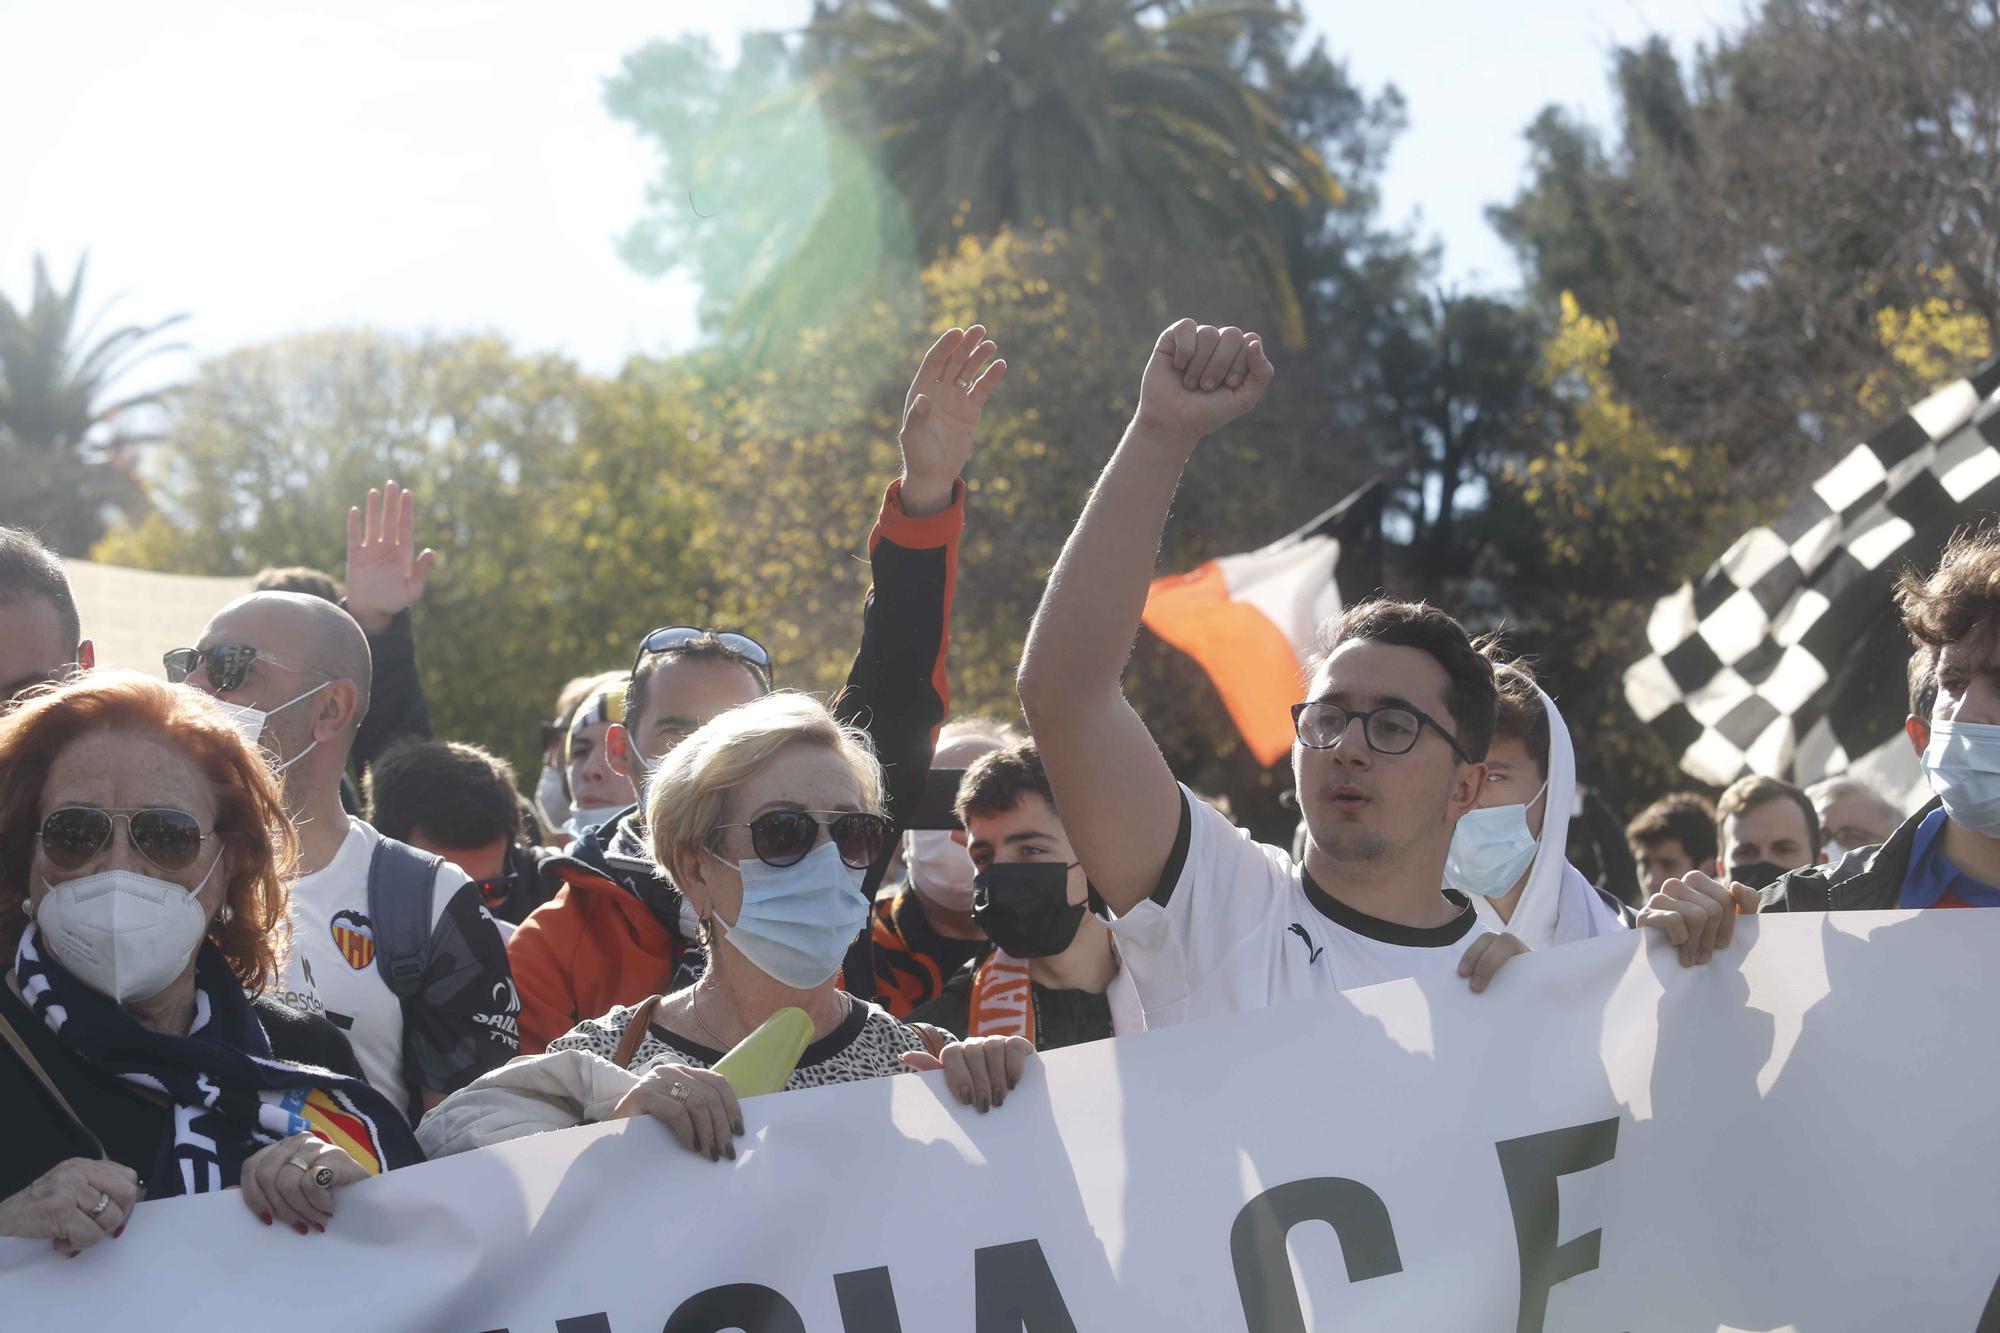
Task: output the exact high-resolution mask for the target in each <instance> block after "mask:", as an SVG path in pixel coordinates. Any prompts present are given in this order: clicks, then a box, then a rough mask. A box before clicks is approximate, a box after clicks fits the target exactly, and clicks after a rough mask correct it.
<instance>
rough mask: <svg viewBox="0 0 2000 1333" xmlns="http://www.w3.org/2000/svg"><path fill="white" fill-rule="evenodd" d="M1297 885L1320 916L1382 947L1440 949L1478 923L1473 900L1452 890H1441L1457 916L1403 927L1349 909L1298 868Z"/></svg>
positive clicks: (1307, 873)
mask: <svg viewBox="0 0 2000 1333" xmlns="http://www.w3.org/2000/svg"><path fill="white" fill-rule="evenodd" d="M1299 882H1300V884H1302V885H1303V886H1304V887H1305V891H1306V901H1307V902H1309V903H1311V904H1312V905H1313V909H1314V910H1315V911H1317V912H1318V913H1319V914H1320V915H1321V916H1323V917H1325V918H1326V919H1327V920H1328V921H1331V922H1333V924H1334V925H1336V926H1339V927H1340V928H1341V929H1343V930H1351V931H1353V932H1354V933H1355V934H1357V935H1365V936H1367V937H1368V938H1369V939H1371V940H1379V941H1381V942H1382V943H1383V944H1401V945H1407V946H1408V947H1410V948H1413V949H1442V948H1445V947H1446V946H1448V945H1453V944H1456V943H1458V942H1459V941H1460V940H1462V939H1464V938H1465V937H1466V935H1468V934H1469V933H1471V930H1472V927H1473V924H1474V923H1475V922H1476V921H1477V920H1478V913H1476V912H1474V911H1473V910H1472V900H1471V899H1470V898H1467V897H1466V896H1465V895H1464V894H1462V893H1459V892H1458V891H1457V890H1455V889H1446V890H1444V897H1445V901H1447V902H1449V903H1450V904H1451V905H1452V906H1454V907H1456V908H1458V909H1459V913H1458V915H1457V916H1455V917H1453V918H1452V919H1451V920H1449V921H1447V922H1445V923H1444V924H1443V925H1442V926H1405V925H1399V924H1398V923H1396V922H1394V921H1384V920H1382V918H1380V917H1376V916H1370V915H1368V914H1367V913H1366V912H1361V911H1357V910H1355V909H1354V908H1352V907H1349V906H1348V905H1347V904H1346V903H1344V902H1342V901H1340V899H1338V898H1336V897H1334V896H1333V895H1332V894H1330V893H1328V892H1327V891H1326V890H1325V889H1322V888H1321V887H1320V886H1319V885H1317V884H1315V883H1314V882H1313V877H1312V875H1311V873H1310V872H1309V871H1307V870H1306V868H1305V867H1304V866H1300V867H1299Z"/></svg>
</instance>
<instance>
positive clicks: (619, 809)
mask: <svg viewBox="0 0 2000 1333" xmlns="http://www.w3.org/2000/svg"><path fill="white" fill-rule="evenodd" d="M624 810H625V807H624V806H622V805H593V806H589V807H587V808H585V809H582V810H578V811H577V812H576V813H575V814H573V815H571V816H570V817H569V819H568V820H567V821H565V822H564V824H563V831H564V832H566V833H569V834H571V835H573V836H575V837H581V836H583V834H584V832H585V830H587V829H593V828H596V827H597V826H598V825H599V824H609V823H610V822H611V821H612V820H614V819H616V818H618V816H619V815H620V814H622V813H623V812H624Z"/></svg>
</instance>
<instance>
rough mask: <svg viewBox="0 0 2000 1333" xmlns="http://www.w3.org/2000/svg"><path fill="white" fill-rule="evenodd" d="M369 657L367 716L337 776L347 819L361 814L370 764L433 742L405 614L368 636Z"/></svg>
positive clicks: (402, 613) (407, 619) (363, 716)
mask: <svg viewBox="0 0 2000 1333" xmlns="http://www.w3.org/2000/svg"><path fill="white" fill-rule="evenodd" d="M346 606H347V603H345V602H342V603H341V607H342V609H345V608H346ZM368 658H369V662H370V664H371V667H372V669H371V670H370V672H369V676H368V711H367V713H365V714H363V715H362V718H361V725H360V726H359V727H357V728H355V731H354V746H353V748H352V749H351V750H349V751H348V754H347V766H348V768H349V770H350V771H349V772H347V773H343V774H341V775H340V803H341V805H342V806H344V807H345V808H346V810H347V813H348V814H350V815H359V814H360V813H361V789H360V782H361V779H362V777H363V775H365V774H366V773H367V772H368V766H369V765H370V764H372V763H374V762H375V761H376V760H377V759H379V758H381V756H382V753H383V752H384V751H385V750H387V749H388V748H389V747H390V746H392V745H394V744H395V743H396V742H397V741H401V740H409V739H416V740H420V741H427V740H429V739H430V738H431V712H430V705H429V704H427V703H426V702H425V701H424V684H423V681H422V680H420V679H418V677H417V639H416V635H415V634H414V633H412V632H411V630H410V613H409V612H408V611H398V612H397V613H396V618H395V619H394V620H391V621H390V622H389V627H388V628H387V629H385V630H383V631H382V632H381V633H380V634H371V635H369V636H368Z"/></svg>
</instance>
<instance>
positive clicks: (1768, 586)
mask: <svg viewBox="0 0 2000 1333" xmlns="http://www.w3.org/2000/svg"><path fill="white" fill-rule="evenodd" d="M1996 392H2000V359H1995V360H1994V361H1992V362H1990V363H1988V364H1987V365H1986V366H1984V367H1982V368H1981V369H1980V370H1979V371H1977V372H1976V373H1975V374H1974V375H1973V376H1972V377H1971V378H1970V379H1965V380H1960V381H1959V382H1958V383H1956V384H1953V385H1951V386H1950V387H1949V388H1946V389H1943V390H1940V391H1939V392H1937V393H1935V394H1932V395H1931V396H1930V397H1929V398H1926V399H1925V400H1924V401H1923V402H1921V403H1919V404H1917V405H1916V406H1915V407H1913V408H1911V409H1910V410H1909V411H1908V412H1907V413H1906V414H1905V415H1904V416H1903V417H1901V418H1900V419H1898V420H1897V421H1896V422H1894V423H1893V424H1891V425H1889V426H1887V427H1885V428H1884V429H1883V430H1882V431H1881V432H1880V433H1878V434H1877V435H1876V436H1875V437H1874V438H1873V439H1871V440H1869V441H1867V442H1866V443H1864V444H1860V445H1857V446H1855V448H1854V450H1853V452H1851V453H1849V454H1848V455H1847V456H1846V457H1845V458H1843V459H1842V460H1841V461H1840V463H1839V464H1838V465H1837V466H1835V467H1834V468H1833V470H1832V471H1830V472H1828V473H1827V474H1826V475H1825V476H1823V477H1821V478H1820V479H1819V480H1818V481H1816V482H1814V483H1813V486H1812V489H1811V490H1810V491H1809V492H1808V493H1807V494H1806V495H1805V496H1804V497H1803V498H1802V499H1800V500H1799V501H1798V502H1797V503H1795V504H1794V505H1792V507H1791V508H1790V509H1788V510H1786V511H1785V513H1784V516H1783V517H1781V518H1779V519H1778V520H1777V522H1775V523H1773V524H1772V525H1771V526H1770V527H1768V528H1754V529H1752V530H1751V531H1749V532H1747V533H1745V534H1744V535H1743V536H1742V537H1740V538H1738V539H1737V541H1736V544H1735V545H1733V546H1731V547H1730V548H1729V550H1728V552H1727V553H1725V554H1724V555H1723V557H1722V559H1720V560H1718V561H1717V562H1716V563H1715V565H1714V566H1713V567H1712V568H1710V569H1709V571H1708V572H1707V573H1706V574H1703V575H1702V576H1701V578H1700V579H1698V580H1697V581H1695V582H1694V583H1692V584H1687V585H1684V586H1683V587H1682V588H1681V589H1680V591H1678V592H1676V593H1673V594H1672V595H1670V596H1667V597H1663V598H1661V599H1660V601H1659V602H1657V603H1656V604H1655V605H1654V607H1653V614H1652V617H1651V619H1650V620H1649V621H1648V623H1647V626H1646V638H1647V640H1648V643H1649V644H1650V646H1651V648H1652V653H1651V654H1650V655H1649V656H1647V657H1646V658H1645V659H1644V660H1643V661H1641V662H1639V663H1638V664H1637V665H1635V666H1633V667H1632V668H1631V669H1630V670H1628V671H1627V672H1626V673H1625V698H1626V699H1627V701H1628V702H1630V703H1631V705H1632V709H1633V711H1634V712H1636V713H1638V715H1639V718H1640V720H1641V721H1644V722H1647V723H1650V724H1651V725H1652V726H1653V727H1654V728H1656V729H1657V730H1658V731H1659V733H1660V735H1661V737H1662V738H1663V739H1665V741H1666V742H1667V744H1668V745H1669V746H1671V747H1672V748H1673V751H1674V753H1675V754H1677V755H1678V756H1679V757H1680V762H1681V767H1682V768H1684V769H1686V770H1687V772H1689V773H1690V774H1692V775H1693V776H1694V777H1696V778H1698V779H1700V780H1701V781H1703V782H1709V783H1713V784H1716V785H1718V786H1720V785H1724V784H1727V783H1729V782H1733V781H1735V780H1736V779H1737V778H1739V777H1742V776H1744V775H1745V774H1748V773H1762V774H1766V775H1768V776H1772V777H1789V778H1790V779H1791V780H1793V781H1794V782H1799V783H1806V782H1812V781H1816V780H1817V779H1819V778H1820V777H1823V776H1826V775H1828V774H1832V773H1839V772H1843V771H1845V770H1847V769H1848V768H1849V767H1850V766H1853V765H1856V764H1857V762H1858V761H1860V760H1861V759H1862V758H1863V757H1864V756H1866V755H1868V754H1870V753H1871V752H1872V751H1875V750H1877V749H1878V747H1881V746H1883V744H1884V742H1885V741H1889V740H1891V739H1894V738H1896V734H1897V732H1898V731H1899V730H1900V727H1901V723H1902V718H1903V716H1904V713H1905V711H1906V704H1905V702H1904V700H1905V684H1904V668H1905V665H1906V664H1907V662H1908V660H1909V654H1910V645H1909V640H1908V638H1907V637H1906V636H1905V635H1904V633H1903V629H1902V626H1901V624H1900V623H1899V622H1898V620H1897V617H1896V610H1895V604H1894V603H1893V601H1892V600H1891V598H1890V590H1891V588H1892V587H1893V586H1894V584H1895V580H1896V576H1897V574H1898V573H1900V572H1901V570H1902V569H1903V568H1904V566H1906V565H1908V564H1911V563H1917V564H1928V563H1929V562H1931V561H1934V560H1935V559H1936V557H1937V554H1938V551H1939V550H1940V549H1941V548H1942V547H1943V546H1944V543H1945V541H1946V539H1947V538H1949V537H1950V536H1951V534H1952V532H1953V530H1954V529H1956V528H1958V527H1959V526H1960V525H1961V524H1964V523H1968V522H1972V521H1974V520H1976V519H1977V518H1979V517H1980V516H1981V515H1982V514H1988V513H1992V512H1994V511H1996V510H2000V397H1996Z"/></svg>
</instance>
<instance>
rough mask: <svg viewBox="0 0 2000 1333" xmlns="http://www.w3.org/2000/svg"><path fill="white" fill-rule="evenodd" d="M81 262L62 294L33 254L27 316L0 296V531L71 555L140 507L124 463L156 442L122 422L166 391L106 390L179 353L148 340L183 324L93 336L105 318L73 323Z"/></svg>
mask: <svg viewBox="0 0 2000 1333" xmlns="http://www.w3.org/2000/svg"><path fill="white" fill-rule="evenodd" d="M85 262H86V261H85V260H83V259H79V260H78V261H77V265H76V273H75V275H74V276H73V277H72V278H71V279H70V284H69V288H68V290H66V291H64V290H58V289H57V288H56V286H55V284H54V283H52V282H51V281H49V270H48V264H47V263H46V262H45V261H44V260H43V259H42V257H41V256H40V255H37V256H36V257H35V285H34V294H33V296H32V298H31V300H30V301H29V303H28V306H27V308H26V309H25V310H23V309H21V308H20V307H17V306H16V305H15V304H14V303H13V302H12V301H10V300H8V299H7V298H6V297H5V296H4V295H0V478H5V482H6V484H5V485H4V486H0V523H10V524H20V525H23V526H27V527H31V528H34V529H36V530H37V531H39V532H40V533H41V535H42V538H43V540H45V541H47V542H48V543H49V544H50V545H51V546H53V547H54V548H55V549H56V550H58V551H61V552H63V553H64V554H66V555H79V556H80V555H83V554H85V553H86V552H87V551H88V550H89V549H90V547H91V546H92V545H93V544H94V543H95V542H96V541H97V539H98V538H99V537H101V536H102V535H103V534H104V528H105V517H106V514H107V513H108V512H109V511H111V510H113V509H123V510H125V511H126V512H127V513H128V514H129V513H134V512H136V511H137V510H138V509H140V508H141V507H143V504H144V491H143V490H142V489H141V487H140V485H139V482H138V479H137V477H136V476H135V475H134V474H133V471H132V467H131V462H130V459H129V458H128V456H127V454H128V451H129V449H130V448H131V447H132V446H134V445H138V444H142V443H145V442H147V441H148V440H150V439H154V438H157V436H154V435H150V434H147V433H145V432H143V431H140V430H136V429H134V428H132V427H131V426H130V425H129V424H127V423H125V422H124V421H122V420H121V418H123V417H124V416H125V414H127V413H129V412H131V411H133V410H134V409H137V408H142V407H148V406H151V405H153V404H155V403H158V402H159V401H160V400H161V399H162V398H163V397H164V396H165V395H166V394H167V392H169V391H168V390H166V389H152V390H148V391H146V392H144V393H133V394H127V395H125V396H123V397H118V396H116V395H115V393H114V389H115V386H116V385H117V383H118V381H119V380H120V379H121V378H123V377H124V376H125V375H126V374H128V373H129V372H130V371H131V370H132V369H133V367H135V366H137V365H138V364H139V363H140V362H142V361H144V360H145V359H146V358H147V357H150V356H153V355H156V354H158V353H160V352H165V351H170V350H174V349H175V348H177V347H178V346H180V345H179V344H165V343H160V342H158V341H157V338H158V336H159V334H160V333H162V332H163V331H165V330H166V329H169V328H171V327H173V326H174V325H176V324H179V323H181V322H182V321H183V320H185V319H186V318H187V316H185V315H175V316H173V317H172V318H170V319H163V320H160V321H159V322H158V323H155V324H128V325H125V326H123V327H121V328H117V329H113V330H111V331H110V332H108V333H104V334H102V335H101V336H99V333H98V325H99V324H100V323H101V322H102V321H103V318H104V314H105V313H107V312H105V311H101V312H99V314H98V316H97V317H96V318H94V319H91V320H90V321H88V322H84V321H83V320H82V319H81V318H80V311H81V308H82V303H83V278H84V270H85ZM107 311H108V308H107Z"/></svg>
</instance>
